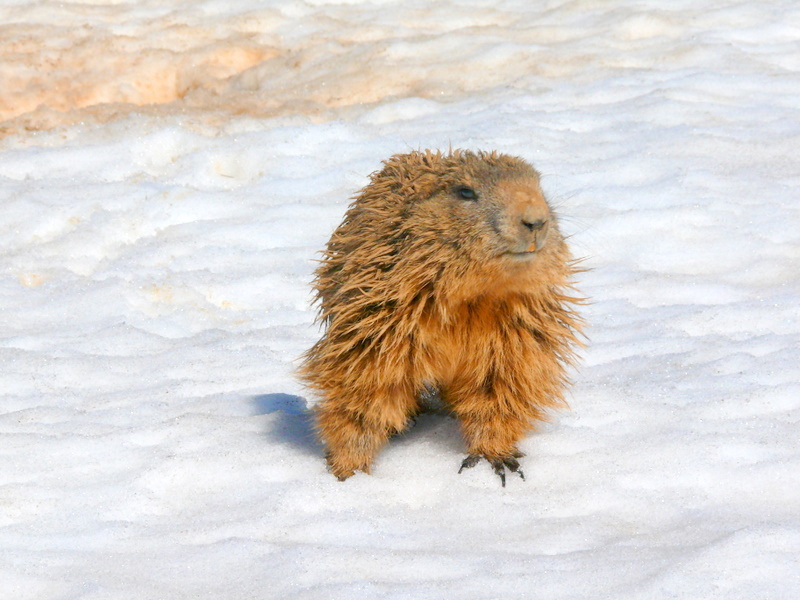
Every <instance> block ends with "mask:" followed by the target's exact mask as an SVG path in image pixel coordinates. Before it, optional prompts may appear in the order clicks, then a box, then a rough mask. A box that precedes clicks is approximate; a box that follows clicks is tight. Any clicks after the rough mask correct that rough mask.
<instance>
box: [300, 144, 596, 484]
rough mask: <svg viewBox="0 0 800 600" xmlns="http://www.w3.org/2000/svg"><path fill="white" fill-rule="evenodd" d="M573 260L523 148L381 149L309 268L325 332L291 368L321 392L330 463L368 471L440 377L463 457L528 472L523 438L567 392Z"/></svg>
mask: <svg viewBox="0 0 800 600" xmlns="http://www.w3.org/2000/svg"><path fill="white" fill-rule="evenodd" d="M578 271H579V269H578V267H577V266H576V262H575V261H574V260H573V259H572V257H571V255H570V252H569V250H568V248H567V245H566V243H565V241H564V238H563V237H562V235H561V233H560V231H559V228H558V223H557V221H556V216H555V215H554V213H553V212H552V210H551V208H550V206H549V205H548V203H547V201H546V200H545V198H544V195H543V193H542V191H541V188H540V187H539V173H538V172H537V171H536V170H535V169H534V168H533V167H531V166H530V165H529V164H528V163H526V162H525V161H523V160H522V159H519V158H515V157H512V156H508V155H504V154H499V153H496V152H491V153H488V152H471V151H461V150H455V151H451V152H449V153H447V154H443V153H441V152H431V151H425V152H411V153H408V154H400V155H396V156H393V157H392V158H390V159H389V160H387V161H385V162H384V167H383V169H382V170H380V171H378V172H375V173H373V174H372V175H371V176H370V183H369V184H368V185H367V186H366V187H365V188H364V189H363V190H361V192H360V193H359V194H358V195H357V196H355V198H354V201H353V203H352V204H351V205H350V207H349V208H348V210H347V213H346V214H345V217H344V221H343V222H342V224H341V225H339V227H338V228H337V229H336V230H335V231H334V233H333V235H332V236H331V239H330V241H329V242H328V246H327V249H326V250H325V252H324V258H323V259H322V260H321V264H320V266H319V267H318V269H317V270H316V274H315V275H316V278H315V281H314V289H315V291H316V296H317V301H318V302H319V304H320V314H319V320H320V321H321V322H322V323H323V324H324V327H325V331H324V334H323V336H322V338H321V339H320V340H319V341H318V342H317V343H316V344H314V346H313V347H312V348H311V349H310V350H309V351H308V352H307V353H306V354H305V356H304V362H303V365H302V367H301V369H300V375H301V377H302V378H303V379H304V380H305V381H306V383H308V384H309V386H310V387H312V388H313V389H315V390H316V391H317V392H318V393H319V395H320V401H319V403H318V404H317V406H316V426H317V430H318V433H319V435H320V437H321V439H322V441H323V443H324V445H325V449H326V451H327V460H328V464H329V467H330V471H331V472H332V473H333V474H334V475H336V477H338V478H339V479H340V480H344V479H346V478H348V477H350V476H351V475H353V473H354V471H357V470H360V471H364V472H369V469H370V465H371V463H372V460H373V458H374V457H375V454H376V453H377V452H378V450H379V449H380V448H381V446H382V445H383V444H384V443H385V442H386V441H387V439H388V437H389V436H390V435H392V434H395V433H398V432H400V431H402V430H403V429H405V428H406V427H407V426H408V424H409V423H410V422H411V420H412V419H413V418H414V417H415V416H416V415H417V414H418V413H419V412H420V410H421V404H422V395H423V393H425V390H431V389H435V390H437V391H438V393H439V396H440V398H441V401H442V403H443V404H444V405H445V407H446V408H447V409H448V410H449V411H450V412H452V414H453V415H454V416H455V417H456V418H457V419H458V421H459V423H460V426H461V429H462V431H463V434H464V437H465V438H466V443H467V449H468V456H467V457H466V458H465V459H464V460H463V462H462V463H461V468H460V469H459V472H461V471H462V470H463V469H465V468H468V467H472V466H473V465H475V464H476V463H477V462H478V461H479V460H480V459H481V458H486V459H487V460H488V461H489V462H490V463H491V465H492V466H493V467H494V470H495V472H496V473H497V474H498V475H499V476H500V479H501V481H502V484H503V485H505V469H506V468H508V469H509V470H511V471H512V472H517V473H518V474H519V475H520V476H523V474H522V470H521V469H520V465H519V461H518V460H517V459H518V458H519V457H521V456H522V454H521V453H520V452H519V450H518V448H517V444H518V443H519V441H520V439H521V438H522V437H523V436H524V435H525V433H526V431H528V430H529V429H531V428H532V426H533V425H534V424H535V423H536V422H537V421H539V420H542V419H544V418H545V417H546V413H547V410H548V409H550V408H554V407H561V406H565V402H564V397H563V392H564V388H565V386H566V384H567V383H568V376H567V372H566V370H567V367H568V365H570V364H571V363H572V362H573V359H574V350H575V348H576V346H578V345H580V341H579V339H578V337H579V334H580V329H581V324H582V321H581V318H580V317H579V315H578V314H577V312H576V305H578V304H580V302H581V299H580V298H577V297H575V296H574V294H573V293H571V292H570V290H571V289H572V284H573V277H574V276H575V274H576V273H577V272H578ZM523 478H524V476H523Z"/></svg>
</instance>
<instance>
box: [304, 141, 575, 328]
mask: <svg viewBox="0 0 800 600" xmlns="http://www.w3.org/2000/svg"><path fill="white" fill-rule="evenodd" d="M568 258H569V253H568V251H567V249H566V244H565V243H564V240H563V238H562V236H561V234H560V232H559V229H558V224H557V222H556V218H555V215H554V214H553V213H552V211H551V210H550V207H549V205H548V204H547V201H546V200H545V198H544V195H543V194H542V190H541V188H540V187H539V173H538V172H537V171H536V170H535V169H534V168H533V167H532V166H530V165H529V164H528V163H526V162H525V161H523V160H522V159H519V158H515V157H512V156H508V155H504V154H498V153H494V152H492V153H484V152H468V151H460V150H456V151H452V152H450V153H448V154H442V153H439V152H430V151H427V152H411V153H409V154H400V155H396V156H393V157H392V158H390V159H389V160H387V161H386V162H385V163H384V168H383V169H381V170H380V171H378V172H376V173H373V174H372V176H371V181H370V183H369V185H367V186H366V187H365V188H364V189H363V190H362V191H361V192H360V193H359V194H358V195H357V196H356V198H355V200H354V202H353V203H352V204H351V206H350V208H349V210H348V211H347V214H346V215H345V218H344V221H343V222H342V224H341V225H340V226H339V227H338V228H337V230H336V231H335V232H334V234H333V236H332V237H331V240H330V242H329V243H328V248H327V251H326V253H325V259H324V260H323V264H322V265H321V267H320V269H318V271H317V276H318V279H317V283H316V288H317V291H318V294H319V296H320V298H321V299H322V301H323V313H327V312H328V308H329V307H330V302H331V301H332V302H334V303H337V304H338V303H341V302H352V301H353V299H354V298H355V297H362V298H364V301H365V302H366V301H367V300H366V298H367V297H369V298H370V299H376V300H375V301H377V299H378V298H390V297H396V296H398V295H401V296H404V297H407V298H412V299H413V297H414V296H415V295H416V294H417V290H419V289H422V288H424V287H425V286H431V285H432V286H434V287H435V288H436V290H437V297H439V298H440V299H444V298H446V297H449V298H451V299H453V300H458V299H459V298H460V299H465V298H467V297H470V296H473V295H483V294H486V293H492V292H493V291H494V292H497V293H502V292H503V291H506V292H521V291H525V290H532V289H533V288H535V287H539V286H540V285H545V286H549V285H551V284H556V285H558V284H560V283H562V282H561V281H560V280H558V281H557V280H555V279H554V273H555V272H559V273H561V272H565V271H564V269H563V267H564V264H565V262H566V261H567V260H568ZM368 290H369V293H367V291H368ZM365 294H366V295H365Z"/></svg>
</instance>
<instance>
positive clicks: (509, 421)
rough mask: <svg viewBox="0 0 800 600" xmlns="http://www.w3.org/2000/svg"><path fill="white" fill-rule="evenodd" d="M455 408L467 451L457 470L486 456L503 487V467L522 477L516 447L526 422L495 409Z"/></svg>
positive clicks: (504, 481) (467, 467) (471, 464)
mask: <svg viewBox="0 0 800 600" xmlns="http://www.w3.org/2000/svg"><path fill="white" fill-rule="evenodd" d="M454 412H455V413H456V415H457V416H458V419H459V422H460V423H461V429H462V431H463V433H464V437H465V438H466V440H467V447H468V452H469V455H468V456H467V458H465V459H464V461H463V462H462V463H461V468H459V470H458V472H459V473H461V471H463V470H464V469H469V468H471V467H474V466H475V465H476V464H477V463H478V462H479V461H480V460H481V458H485V459H486V460H487V461H489V463H490V464H491V465H492V467H493V468H494V472H495V473H497V475H498V476H499V477H500V481H501V483H502V485H503V487H505V485H506V468H508V470H510V471H511V472H513V473H518V474H519V476H520V477H521V478H522V479H525V475H524V474H523V472H522V469H521V468H520V464H519V460H517V459H519V458H521V457H522V456H523V454H522V453H521V452H520V451H519V450H518V449H517V443H518V442H519V441H520V440H521V439H522V437H523V436H524V435H525V432H526V431H527V429H528V425H527V423H525V422H524V421H522V420H520V419H519V417H517V416H514V415H512V414H508V413H502V412H499V411H494V410H492V411H480V412H474V413H464V412H463V411H459V410H458V408H457V407H455V408H454Z"/></svg>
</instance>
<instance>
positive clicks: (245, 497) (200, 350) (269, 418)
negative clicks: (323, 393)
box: [0, 0, 800, 600]
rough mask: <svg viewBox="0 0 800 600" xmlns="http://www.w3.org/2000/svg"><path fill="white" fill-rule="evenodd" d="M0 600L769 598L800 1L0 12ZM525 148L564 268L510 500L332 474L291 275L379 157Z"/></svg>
mask: <svg viewBox="0 0 800 600" xmlns="http://www.w3.org/2000/svg"><path fill="white" fill-rule="evenodd" d="M0 23H2V24H1V25H0V30H2V37H3V40H4V41H3V44H2V46H0V83H2V85H0V90H2V91H0V119H2V121H0V136H2V137H0V181H1V182H2V184H1V185H0V203H2V204H1V205H2V208H3V219H2V224H0V253H1V254H0V255H1V256H2V261H0V315H1V316H2V318H1V319H0V357H1V360H2V370H0V390H1V391H2V392H1V393H2V402H1V403H0V432H1V433H2V438H0V439H1V440H2V441H0V453H1V454H2V457H1V458H0V549H2V550H0V596H1V597H3V598H14V599H16V600H26V599H34V598H35V599H80V600H106V599H108V600H111V599H113V600H124V599H128V598H130V599H133V598H135V599H137V600H141V599H143V598H153V599H156V598H158V599H161V600H169V599H178V598H181V599H182V598H231V599H238V598H281V599H288V598H302V599H304V600H306V599H316V598H320V599H321V598H386V599H401V598H414V599H425V598H431V599H441V598H459V599H491V598H498V599H499V598H504V599H508V598H520V599H522V598H526V599H527V598H548V599H567V598H575V599H577V598H617V599H638V598H654V599H665V598H695V599H699V598H704V599H705V598H708V599H723V598H724V599H726V600H727V599H752V598H759V599H788V598H793V597H796V596H797V593H798V592H797V590H798V589H800V492H798V490H800V436H799V435H798V417H800V360H799V357H800V309H798V299H800V269H798V263H799V259H800V204H798V201H797V200H798V192H799V191H800V163H798V159H797V149H798V147H800V104H798V97H800V53H798V51H797V50H798V46H797V39H798V34H800V6H798V5H797V4H796V3H794V2H792V1H791V0H774V1H772V2H762V3H752V2H749V3H748V2H741V1H738V0H708V1H706V2H686V1H679V2H672V3H669V4H665V3H658V2H655V0H646V1H637V2H632V1H630V2H629V1H623V2H617V3H593V2H592V3H590V2H580V3H579V2H564V1H555V0H552V1H546V2H538V3H529V2H524V1H522V0H508V1H504V2H499V3H495V6H492V7H487V6H486V5H485V4H482V3H480V2H477V1H471V0H459V1H456V0H446V1H442V2H435V3H434V2H428V1H422V0H408V1H407V2H404V3H390V2H382V1H379V0H372V1H370V0H349V1H346V2H345V1H341V2H336V1H332V0H331V1H328V0H325V1H322V0H315V1H313V2H312V1H310V0H308V1H305V2H302V1H298V0H276V1H274V2H269V3H260V2H256V1H255V0H249V1H247V2H239V3H226V2H219V1H216V0H199V1H197V0H194V1H192V2H185V1H181V0H167V1H162V2H132V1H126V0H107V1H104V0H94V1H92V2H86V3H71V2H64V3H52V2H47V1H45V0H17V1H15V2H6V3H4V4H3V5H2V6H1V7H0ZM448 147H464V148H473V149H478V148H480V149H497V150H501V151H503V152H507V153H510V154H515V155H520V156H523V157H524V158H526V159H528V160H530V161H531V162H533V163H534V164H535V166H536V167H537V168H538V169H539V170H540V171H541V172H542V173H543V174H544V179H543V182H544V186H545V190H546V192H547V193H548V195H549V197H550V198H551V200H552V202H553V204H554V205H555V206H556V207H557V208H558V211H559V213H560V214H561V215H562V222H563V226H564V228H565V229H566V231H567V232H568V233H569V234H570V235H571V238H570V241H571V243H572V246H573V249H574V252H575V253H576V254H578V255H581V256H585V257H586V264H587V266H589V267H590V268H591V270H590V271H589V272H587V273H585V274H584V275H583V276H582V280H581V284H580V288H581V290H582V291H583V292H584V293H585V294H586V295H587V296H589V297H590V298H591V303H590V304H589V305H588V306H586V308H585V310H584V312H585V315H586V317H587V319H588V321H589V323H590V324H591V327H590V329H589V331H588V336H589V345H588V347H587V349H586V350H585V352H584V353H583V359H582V363H581V365H580V367H579V368H578V369H577V370H576V371H575V373H574V381H575V385H574V387H573V388H572V390H571V392H570V404H571V407H572V410H571V411H569V412H564V413H561V414H558V415H555V416H554V419H553V421H552V423H549V424H546V425H544V426H543V427H542V428H541V430H540V431H538V432H537V433H534V434H532V435H531V436H530V437H529V438H527V439H526V440H525V441H524V443H523V446H522V449H523V450H524V451H525V452H526V454H527V457H526V458H525V459H524V465H523V466H524V469H525V474H526V481H521V480H520V479H518V478H516V477H511V478H509V482H508V486H507V487H506V488H501V487H500V486H499V482H498V480H497V478H496V476H495V475H494V474H493V473H492V472H491V470H490V469H489V467H488V466H487V465H485V464H484V465H479V466H478V467H476V468H474V469H472V470H470V471H466V472H464V473H462V474H461V475H458V474H457V469H458V466H459V464H460V462H461V460H462V458H463V455H464V447H463V443H462V441H461V439H460V436H459V432H458V428H457V424H456V423H455V422H454V421H453V420H451V419H447V418H445V417H442V416H437V415H427V416H424V417H422V418H421V419H420V421H419V422H418V423H417V425H416V426H415V427H414V428H413V429H412V430H411V431H410V432H408V433H407V434H405V435H403V436H401V437H398V438H396V439H394V440H392V441H391V443H390V444H389V445H388V446H387V448H386V449H385V450H384V451H383V452H382V453H381V454H380V456H379V459H378V461H377V462H376V464H375V468H374V472H373V474H372V475H364V474H357V475H356V476H354V477H353V478H351V479H349V480H348V481H346V482H344V483H340V482H338V481H336V480H335V479H334V478H333V477H332V476H331V475H329V474H328V473H327V472H326V469H325V464H324V460H323V458H322V451H321V448H320V446H319V444H318V443H317V442H316V441H315V440H314V437H313V434H312V428H311V421H310V418H309V413H308V409H309V408H310V406H311V405H312V404H313V402H314V398H313V396H312V395H311V394H310V393H309V392H308V391H307V390H305V389H303V388H302V387H301V385H300V384H299V383H298V381H297V380H296V378H295V377H294V375H293V370H294V369H295V368H296V366H297V358H298V357H299V356H300V355H301V354H302V352H303V351H304V350H305V349H307V348H308V347H309V346H310V345H311V344H312V343H313V341H314V340H315V339H316V338H317V336H318V335H319V330H318V328H317V326H316V325H314V323H313V319H314V309H313V307H312V306H310V298H311V294H310V289H309V282H310V280H311V277H312V271H313V269H314V259H315V258H316V256H317V254H316V253H317V252H318V251H319V250H321V249H322V248H323V246H324V244H325V242H326V241H327V238H328V236H329V235H330V233H331V231H332V230H333V228H334V227H335V226H336V225H337V224H338V222H339V220H340V219H341V217H342V215H343V213H344V210H345V207H346V205H347V203H348V198H349V197H350V196H351V195H352V194H353V193H355V192H356V191H357V190H358V189H359V188H360V187H361V186H363V185H364V184H365V183H366V181H367V179H366V177H367V175H368V174H369V173H370V172H371V171H373V170H375V169H377V168H378V167H379V166H380V161H381V160H382V159H385V158H387V157H388V156H390V155H391V154H394V153H397V152H405V151H408V150H411V149H417V148H442V149H446V148H448Z"/></svg>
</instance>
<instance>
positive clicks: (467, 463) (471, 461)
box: [458, 454, 483, 473]
mask: <svg viewBox="0 0 800 600" xmlns="http://www.w3.org/2000/svg"><path fill="white" fill-rule="evenodd" d="M482 458H483V457H482V456H481V455H480V454H470V455H469V456H467V458H465V459H464V461H463V462H462V463H461V468H459V469H458V472H459V473H461V471H463V470H464V469H471V468H472V467H474V466H475V465H477V464H478V463H479V462H480V460H481V459H482Z"/></svg>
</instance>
